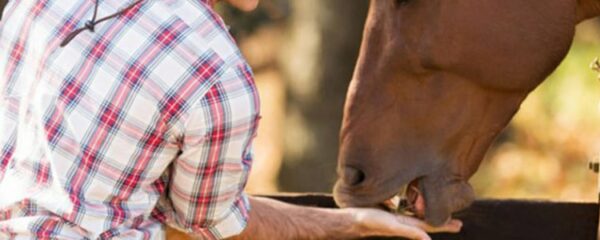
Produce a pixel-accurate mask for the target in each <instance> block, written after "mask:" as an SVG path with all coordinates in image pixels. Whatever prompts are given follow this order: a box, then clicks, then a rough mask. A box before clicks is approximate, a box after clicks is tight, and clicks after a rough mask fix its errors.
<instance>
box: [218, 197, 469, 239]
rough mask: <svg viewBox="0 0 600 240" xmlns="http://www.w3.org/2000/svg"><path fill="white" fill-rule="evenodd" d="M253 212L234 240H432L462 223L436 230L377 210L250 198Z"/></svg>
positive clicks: (456, 222)
mask: <svg viewBox="0 0 600 240" xmlns="http://www.w3.org/2000/svg"><path fill="white" fill-rule="evenodd" d="M250 204H251V206H252V210H251V211H250V217H249V219H248V225H247V226H246V229H245V230H244V231H243V232H242V233H241V234H240V235H238V236H236V237H232V238H229V239H230V240H250V239H254V240H255V239H280V240H287V239H307V240H313V239H314V240H317V239H355V238H359V237H367V236H401V237H407V238H410V239H430V238H429V236H428V235H427V234H426V231H427V232H458V231H459V230H460V228H461V226H462V223H461V222H460V221H457V220H452V221H450V222H449V223H448V224H446V225H444V226H441V227H438V228H434V227H431V226H429V225H427V224H425V223H424V222H423V221H421V220H418V219H415V218H411V217H407V216H402V215H393V214H391V213H387V212H384V211H381V210H376V209H356V208H354V209H353V208H348V209H325V208H315V207H303V206H296V205H291V204H287V203H283V202H279V201H276V200H272V199H267V198H261V197H250Z"/></svg>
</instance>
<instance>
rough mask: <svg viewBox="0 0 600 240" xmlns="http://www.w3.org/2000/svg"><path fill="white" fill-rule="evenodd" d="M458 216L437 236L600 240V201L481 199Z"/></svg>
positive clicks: (287, 198)
mask: <svg viewBox="0 0 600 240" xmlns="http://www.w3.org/2000/svg"><path fill="white" fill-rule="evenodd" d="M268 197H270V198H274V199H278V200H281V201H284V202H288V203H293V204H298V205H308V206H319V207H328V208H333V207H335V203H334V202H333V199H332V198H331V197H330V196H328V195H322V194H306V195H305V194H297V195H276V196H268ZM455 217H456V218H458V219H461V220H462V221H463V222H464V227H463V231H462V232H461V233H459V234H435V235H433V236H432V237H433V239H436V240H521V239H523V240H536V239H540V240H593V239H596V236H597V229H598V204H596V203H568V202H548V201H525V200H479V201H476V202H475V203H474V204H473V205H472V206H471V207H470V208H468V209H466V210H464V211H462V212H460V213H457V214H456V215H455ZM371 239H394V238H371ZM395 239H398V238H395Z"/></svg>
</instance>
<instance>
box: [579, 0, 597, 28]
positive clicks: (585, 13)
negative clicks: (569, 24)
mask: <svg viewBox="0 0 600 240" xmlns="http://www.w3.org/2000/svg"><path fill="white" fill-rule="evenodd" d="M576 1H577V9H576V13H577V23H580V22H582V21H584V20H587V19H590V18H593V17H597V16H599V15H600V0H576Z"/></svg>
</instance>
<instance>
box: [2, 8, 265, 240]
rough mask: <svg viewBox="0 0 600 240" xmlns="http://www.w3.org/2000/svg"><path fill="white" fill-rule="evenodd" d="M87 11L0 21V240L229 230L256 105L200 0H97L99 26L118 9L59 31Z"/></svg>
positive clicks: (245, 73)
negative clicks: (169, 230)
mask: <svg viewBox="0 0 600 240" xmlns="http://www.w3.org/2000/svg"><path fill="white" fill-rule="evenodd" d="M94 7H95V5H94V1H87V0H86V1H67V0H40V1H37V0H36V1H34V0H24V1H11V2H10V3H9V5H8V6H7V8H6V10H5V12H4V16H3V18H4V19H3V20H2V25H1V27H0V53H2V54H0V79H1V80H0V89H1V92H0V93H1V94H2V96H3V98H2V100H1V102H0V111H1V112H0V124H1V125H0V133H1V134H0V238H2V239H5V238H8V237H15V238H17V239H19V238H27V239H29V238H42V239H43V238H52V239H56V238H59V239H82V238H88V239H96V238H101V239H106V238H112V237H118V238H126V239H148V238H153V239H154V238H163V237H164V233H163V230H162V229H163V228H164V225H163V223H165V222H169V223H171V224H173V225H175V226H179V227H180V228H182V229H183V230H186V231H188V232H195V233H198V234H200V235H201V236H203V237H205V238H220V237H223V236H231V235H234V234H237V233H239V232H240V231H241V230H242V229H243V227H244V225H245V221H246V217H247V208H248V207H247V199H246V197H245V195H244V194H240V193H241V188H243V185H244V183H245V179H246V177H247V176H246V175H247V173H248V171H249V165H250V162H251V152H250V150H249V149H250V148H249V145H250V142H251V139H252V137H253V135H254V131H255V128H256V122H257V119H258V106H257V105H258V99H257V97H256V92H255V88H254V83H253V80H252V76H251V75H252V74H251V72H250V69H249V68H248V66H247V65H246V63H245V61H244V60H243V58H242V57H241V55H240V54H239V52H238V50H237V48H236V47H235V43H234V42H233V40H232V39H231V38H230V36H229V35H228V33H227V30H226V28H225V26H224V25H223V23H222V22H221V20H220V18H219V17H218V16H217V15H215V14H214V13H213V12H212V10H211V9H210V7H208V6H207V5H206V4H205V3H204V2H203V1H196V0H194V1H190V0H171V1H158V0H147V1H138V2H135V3H134V2H133V1H122V0H106V1H99V4H98V12H97V18H98V19H100V18H102V17H104V16H110V15H111V14H115V13H118V12H119V11H120V10H122V9H126V8H127V7H130V8H129V9H126V11H124V12H122V13H120V14H117V15H116V16H114V17H113V18H110V19H108V20H106V21H103V22H100V23H97V24H95V25H91V26H88V29H85V30H83V31H82V32H80V33H78V34H72V32H73V31H75V30H76V29H78V28H81V27H83V26H85V25H86V21H88V20H89V19H90V18H91V17H92V15H93V12H94ZM70 34H71V35H72V37H73V40H71V41H68V42H65V46H64V47H61V46H60V45H61V43H63V41H64V39H65V38H67V36H68V35H70ZM157 203H158V204H157Z"/></svg>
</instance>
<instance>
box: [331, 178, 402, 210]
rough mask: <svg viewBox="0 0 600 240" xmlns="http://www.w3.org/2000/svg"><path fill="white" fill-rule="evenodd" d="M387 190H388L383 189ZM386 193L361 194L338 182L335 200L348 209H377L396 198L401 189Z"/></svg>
mask: <svg viewBox="0 0 600 240" xmlns="http://www.w3.org/2000/svg"><path fill="white" fill-rule="evenodd" d="M382 189H387V188H382ZM390 189H391V190H388V191H386V192H382V193H380V192H368V193H365V192H360V191H354V190H353V188H352V187H349V186H347V185H346V184H344V183H340V182H338V183H337V184H336V186H335V189H334V199H335V201H336V203H337V204H338V206H340V207H342V208H346V207H377V206H379V205H380V204H381V203H383V202H384V201H386V200H388V199H390V198H392V197H394V196H395V195H397V194H398V193H399V192H400V190H399V189H400V188H399V187H398V188H390Z"/></svg>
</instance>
